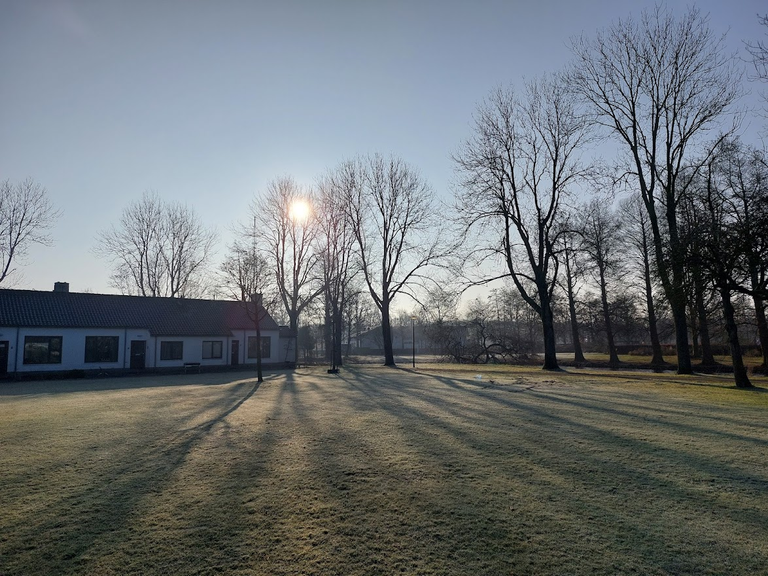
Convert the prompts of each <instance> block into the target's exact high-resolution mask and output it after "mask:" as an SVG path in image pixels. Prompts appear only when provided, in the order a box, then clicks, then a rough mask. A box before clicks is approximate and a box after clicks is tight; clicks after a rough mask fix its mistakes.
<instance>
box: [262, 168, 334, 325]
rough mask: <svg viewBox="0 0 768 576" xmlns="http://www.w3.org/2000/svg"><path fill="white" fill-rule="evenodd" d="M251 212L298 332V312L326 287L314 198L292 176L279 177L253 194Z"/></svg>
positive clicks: (292, 322) (287, 310)
mask: <svg viewBox="0 0 768 576" xmlns="http://www.w3.org/2000/svg"><path fill="white" fill-rule="evenodd" d="M251 216H252V219H253V220H254V221H255V222H256V223H257V226H256V227H255V229H254V233H255V234H256V236H257V243H258V245H259V247H260V249H263V250H264V252H265V254H266V257H267V261H268V262H269V264H270V265H271V266H272V267H273V268H272V269H273V271H274V274H275V285H276V288H277V292H278V294H279V296H280V299H281V300H282V303H283V306H284V308H285V311H286V313H287V314H288V321H289V323H290V328H291V331H292V332H293V333H294V334H296V331H297V329H298V325H299V316H300V315H301V313H302V312H303V311H304V309H305V308H306V307H307V306H308V305H309V304H310V303H311V302H312V301H313V300H314V299H315V298H316V297H317V296H318V295H319V294H320V293H322V291H323V287H322V283H321V282H319V281H318V269H317V263H318V255H317V253H316V252H315V246H314V242H315V239H316V237H317V232H318V220H317V218H316V214H315V212H314V199H313V197H312V194H311V193H310V192H309V191H305V190H302V189H301V187H300V186H299V185H298V184H297V183H296V182H295V181H294V180H293V179H292V178H290V177H283V178H278V179H276V180H273V181H272V182H270V183H269V185H268V186H267V189H266V192H265V193H264V194H262V195H259V196H256V197H255V198H254V200H253V202H252V203H251Z"/></svg>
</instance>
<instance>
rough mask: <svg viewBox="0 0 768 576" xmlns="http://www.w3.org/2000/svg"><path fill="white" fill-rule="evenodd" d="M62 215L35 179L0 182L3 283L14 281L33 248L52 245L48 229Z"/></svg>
mask: <svg viewBox="0 0 768 576" xmlns="http://www.w3.org/2000/svg"><path fill="white" fill-rule="evenodd" d="M60 214H61V212H60V211H59V210H57V209H56V208H54V206H53V204H51V201H50V200H49V199H48V193H47V192H46V190H45V188H43V187H42V186H41V185H40V184H38V183H37V182H35V181H34V180H32V179H31V178H27V179H26V180H23V181H22V182H18V183H16V184H13V183H11V181H10V180H5V181H4V182H2V183H0V284H2V283H3V281H5V280H10V279H12V277H13V274H14V272H16V268H15V264H18V263H19V261H23V259H24V257H25V256H26V255H27V251H28V250H29V248H30V247H31V246H32V245H34V244H41V245H43V246H50V244H51V238H50V236H48V230H49V229H50V228H51V227H52V226H53V224H54V223H55V222H56V219H57V218H58V217H59V215H60Z"/></svg>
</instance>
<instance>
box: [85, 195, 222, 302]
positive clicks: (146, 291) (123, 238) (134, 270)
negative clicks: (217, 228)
mask: <svg viewBox="0 0 768 576" xmlns="http://www.w3.org/2000/svg"><path fill="white" fill-rule="evenodd" d="M97 242H98V244H97V246H96V247H95V248H94V252H95V253H96V254H98V255H100V256H102V257H105V258H108V259H109V260H111V261H112V263H113V266H114V269H113V272H112V278H111V283H112V285H113V286H114V287H116V288H118V289H119V290H120V291H121V292H123V293H128V294H139V295H141V296H169V297H171V298H178V297H194V296H198V295H200V294H202V293H204V292H205V290H206V289H207V288H208V286H207V284H206V280H205V270H206V266H207V265H208V263H209V262H210V259H211V257H212V255H213V250H214V246H215V243H216V234H215V232H213V231H211V230H209V229H207V228H206V227H205V226H204V225H203V223H202V222H201V221H200V218H199V217H198V216H197V214H196V213H195V212H194V210H193V209H192V208H190V207H188V206H185V205H183V204H179V203H167V202H164V201H163V200H161V199H160V197H159V196H158V195H157V194H156V193H151V192H145V193H144V195H143V196H142V198H141V200H139V201H136V202H131V203H130V204H129V205H128V207H127V208H126V209H125V210H123V214H122V216H121V217H120V222H119V224H118V225H117V226H114V225H113V226H112V227H111V228H109V229H108V230H105V231H102V232H101V233H99V235H98V239H97Z"/></svg>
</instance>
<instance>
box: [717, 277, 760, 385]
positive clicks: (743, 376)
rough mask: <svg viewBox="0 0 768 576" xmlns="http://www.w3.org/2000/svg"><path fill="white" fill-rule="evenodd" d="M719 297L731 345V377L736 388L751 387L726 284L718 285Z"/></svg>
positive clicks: (729, 292)
mask: <svg viewBox="0 0 768 576" xmlns="http://www.w3.org/2000/svg"><path fill="white" fill-rule="evenodd" d="M720 297H721V299H722V301H723V316H724V317H725V330H726V332H727V333H728V343H729V344H730V345H731V361H732V362H733V378H734V380H735V382H736V387H737V388H752V387H753V386H752V382H750V381H749V376H747V369H746V367H745V366H744V359H743V357H742V353H741V344H740V343H739V329H738V326H737V324H736V313H735V311H734V309H733V304H732V303H731V291H730V290H729V289H728V288H727V286H721V287H720Z"/></svg>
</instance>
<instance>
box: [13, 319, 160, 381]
mask: <svg viewBox="0 0 768 576" xmlns="http://www.w3.org/2000/svg"><path fill="white" fill-rule="evenodd" d="M0 334H1V335H2V336H0V340H4V339H6V336H12V339H11V338H8V339H9V340H10V345H11V350H10V353H9V358H8V372H57V371H64V370H77V369H79V370H99V369H102V370H107V369H119V368H123V367H125V364H124V363H125V362H127V356H126V350H125V347H124V346H123V342H124V341H125V330H124V329H105V328H57V327H54V328H0ZM145 334H146V332H145ZM88 336H101V337H104V336H106V337H116V338H117V339H118V345H117V348H116V350H115V353H116V356H115V359H114V361H107V360H103V359H100V360H93V361H89V362H86V337H88ZM40 337H53V338H61V351H60V353H58V352H57V353H56V354H55V356H54V355H53V354H51V355H50V356H51V360H52V361H50V362H45V363H37V362H25V359H24V351H25V346H32V345H33V343H32V340H33V339H38V340H39V338H40ZM53 360H56V361H53Z"/></svg>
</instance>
